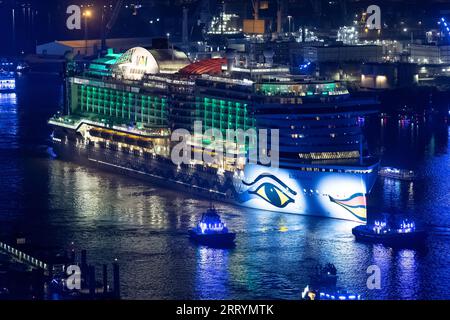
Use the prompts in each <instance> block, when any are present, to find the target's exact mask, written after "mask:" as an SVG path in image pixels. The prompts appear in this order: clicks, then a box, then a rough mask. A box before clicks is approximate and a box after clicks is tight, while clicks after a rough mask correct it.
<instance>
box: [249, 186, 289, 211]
mask: <svg viewBox="0 0 450 320" xmlns="http://www.w3.org/2000/svg"><path fill="white" fill-rule="evenodd" d="M249 193H250V194H256V195H257V196H259V197H260V198H262V199H264V200H266V201H267V202H269V203H270V204H271V205H273V206H275V207H278V208H284V207H286V206H287V205H288V204H289V203H292V202H294V200H293V199H292V198H290V197H289V196H288V195H286V194H285V193H284V192H283V191H281V190H280V188H278V187H277V186H275V185H273V184H272V183H268V182H266V183H264V184H262V185H260V186H259V187H258V189H256V190H255V191H249Z"/></svg>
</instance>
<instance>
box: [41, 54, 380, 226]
mask: <svg viewBox="0 0 450 320" xmlns="http://www.w3.org/2000/svg"><path fill="white" fill-rule="evenodd" d="M65 92H66V104H65V109H64V111H62V112H59V113H58V114H56V115H55V116H54V117H53V118H51V119H50V120H49V124H50V125H51V126H52V128H53V134H52V140H53V143H54V152H55V153H56V154H57V155H58V157H60V158H61V159H68V160H76V161H78V162H81V163H83V164H87V165H93V166H96V167H99V168H104V169H108V170H112V171H114V172H118V173H120V174H126V175H130V176H134V177H140V178H144V179H148V180H149V181H151V182H152V183H156V184H159V185H162V186H167V187H170V188H172V189H177V190H179V191H180V192H185V193H189V194H193V195H199V196H203V197H207V198H210V199H215V200H218V201H224V202H230V203H233V204H238V205H240V206H245V207H250V208H256V209H261V210H268V211H276V212H282V213H289V214H304V215H315V216H322V217H328V218H336V219H344V220H352V221H358V222H361V223H363V222H364V221H366V218H367V202H366V199H367V195H368V194H369V193H370V191H371V189H372V187H373V185H374V183H375V180H376V177H377V173H378V167H379V161H378V159H376V158H374V157H371V156H370V154H369V151H368V147H367V144H366V143H365V140H364V136H363V132H362V124H361V122H362V121H361V119H362V118H363V117H364V116H366V115H368V114H370V113H374V112H376V103H375V102H374V101H371V100H367V99H365V100H358V99H355V98H353V97H351V96H350V94H349V92H348V90H347V88H346V87H345V85H344V84H342V83H340V82H337V81H319V80H317V79H314V78H308V77H304V76H303V77H302V76H294V75H292V74H291V73H290V72H289V68H287V67H285V66H277V65H274V64H273V52H271V51H270V50H266V51H265V52H264V56H262V57H259V58H255V57H251V56H249V55H246V54H242V53H236V52H231V51H230V52H227V54H226V56H225V57H224V58H216V59H207V60H202V61H198V62H191V61H190V60H189V59H188V57H187V55H186V54H185V53H183V52H182V51H180V50H177V49H173V48H172V49H170V48H164V49H151V48H150V49H148V48H142V47H137V48H132V49H130V50H128V51H127V52H125V53H120V54H119V53H114V52H113V51H112V50H109V51H108V53H107V54H106V55H105V56H103V57H101V58H99V59H97V60H94V61H92V63H90V65H89V66H87V67H86V68H84V69H81V70H78V69H77V68H75V67H74V68H71V69H70V71H69V72H68V75H67V78H66V88H65ZM196 124H201V127H202V131H200V133H199V132H198V130H196ZM177 129H182V130H183V131H182V132H185V134H186V135H188V134H190V135H191V136H193V138H191V139H187V140H186V141H187V142H186V143H187V144H188V146H189V152H185V151H183V155H185V156H187V158H186V159H187V161H183V163H175V162H174V161H173V157H171V154H172V152H173V151H174V148H175V147H176V146H177V143H179V141H172V140H173V136H172V134H173V133H174V132H176V131H178V130H177ZM209 129H214V130H216V132H217V131H219V132H221V133H223V136H224V137H225V138H223V141H221V143H223V144H224V146H225V148H226V149H227V150H228V149H229V150H233V151H232V152H227V153H226V154H225V155H224V156H223V157H220V158H218V159H219V161H213V162H211V161H208V162H207V161H204V159H203V158H202V155H204V154H205V153H207V152H210V151H208V150H210V144H211V143H212V142H211V141H212V140H214V141H215V142H217V141H216V140H217V138H216V136H214V138H213V137H211V136H209V135H210V133H209V132H212V131H211V130H209ZM252 129H254V130H255V131H258V130H261V129H267V130H269V131H271V132H274V131H276V130H278V132H279V148H278V158H279V160H278V165H277V166H273V165H270V164H267V163H265V162H264V163H263V162H261V161H260V160H258V161H256V162H255V161H248V159H249V155H250V154H251V153H252V152H254V150H252V148H253V147H254V145H252V144H251V143H250V142H248V141H246V142H245V143H244V144H239V143H237V142H236V141H235V140H234V139H231V138H230V137H229V136H227V135H226V132H228V130H243V131H246V132H248V130H252ZM269 136H270V137H272V136H271V135H270V134H269ZM249 140H250V139H249ZM269 142H273V141H272V140H271V138H269ZM252 146H253V147H252ZM271 151H272V149H271V144H270V143H269V144H268V150H264V152H267V155H271ZM260 152H261V151H260ZM186 153H190V154H187V155H186ZM213 153H214V152H213ZM215 159H217V158H215Z"/></svg>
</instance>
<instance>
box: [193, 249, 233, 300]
mask: <svg viewBox="0 0 450 320" xmlns="http://www.w3.org/2000/svg"><path fill="white" fill-rule="evenodd" d="M229 254H230V253H229V251H228V250H220V249H210V248H206V247H200V248H198V250H197V268H196V275H195V279H196V281H195V287H196V288H195V290H196V296H197V297H198V298H199V299H214V300H224V299H227V298H228V297H229V296H230V292H229V290H228V287H229V284H230V281H229V273H228V267H229V266H228V263H229Z"/></svg>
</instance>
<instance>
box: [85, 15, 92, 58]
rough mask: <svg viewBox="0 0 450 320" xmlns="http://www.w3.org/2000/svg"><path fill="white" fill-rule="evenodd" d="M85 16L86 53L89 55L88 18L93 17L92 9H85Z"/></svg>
mask: <svg viewBox="0 0 450 320" xmlns="http://www.w3.org/2000/svg"><path fill="white" fill-rule="evenodd" d="M83 17H84V43H85V47H84V55H85V56H87V54H88V51H87V50H88V19H89V18H91V17H92V11H91V10H89V9H88V10H85V11H84V12H83Z"/></svg>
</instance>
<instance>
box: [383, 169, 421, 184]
mask: <svg viewBox="0 0 450 320" xmlns="http://www.w3.org/2000/svg"><path fill="white" fill-rule="evenodd" d="M378 175H379V176H381V177H385V178H391V179H397V180H404V181H413V180H414V179H415V178H416V174H415V173H414V171H412V170H404V169H397V168H391V167H382V168H380V170H379V171H378Z"/></svg>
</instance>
